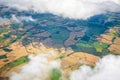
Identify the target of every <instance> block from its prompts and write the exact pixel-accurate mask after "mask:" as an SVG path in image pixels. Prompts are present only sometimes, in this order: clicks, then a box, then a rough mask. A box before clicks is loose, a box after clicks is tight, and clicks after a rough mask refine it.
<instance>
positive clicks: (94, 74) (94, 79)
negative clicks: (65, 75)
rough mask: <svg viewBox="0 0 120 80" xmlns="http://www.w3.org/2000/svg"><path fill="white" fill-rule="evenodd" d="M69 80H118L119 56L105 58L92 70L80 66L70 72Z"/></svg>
mask: <svg viewBox="0 0 120 80" xmlns="http://www.w3.org/2000/svg"><path fill="white" fill-rule="evenodd" d="M70 80H120V56H113V55H108V56H105V57H104V58H102V59H101V60H100V61H99V62H98V63H97V65H96V66H95V68H94V69H92V68H90V67H88V66H82V67H80V69H78V70H76V71H74V72H72V74H71V76H70Z"/></svg>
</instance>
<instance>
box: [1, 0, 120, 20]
mask: <svg viewBox="0 0 120 80" xmlns="http://www.w3.org/2000/svg"><path fill="white" fill-rule="evenodd" d="M0 3H1V4H4V5H8V6H9V7H14V8H17V9H19V10H31V9H32V10H34V11H36V12H40V13H52V14H55V15H60V16H63V17H69V18H74V19H86V18H89V17H91V16H93V15H97V14H102V13H106V12H120V8H119V7H120V0H1V2H0Z"/></svg>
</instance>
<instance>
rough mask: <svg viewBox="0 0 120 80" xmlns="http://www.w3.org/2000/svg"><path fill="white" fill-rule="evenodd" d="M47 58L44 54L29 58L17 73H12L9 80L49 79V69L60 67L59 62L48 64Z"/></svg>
mask: <svg viewBox="0 0 120 80" xmlns="http://www.w3.org/2000/svg"><path fill="white" fill-rule="evenodd" d="M48 56H49V55H46V54H40V55H37V56H30V57H29V58H30V62H29V63H28V64H26V65H25V66H23V67H22V68H21V71H20V72H19V73H12V75H11V77H10V80H46V79H47V78H49V77H50V73H49V72H50V71H51V69H53V68H58V69H59V67H60V61H59V60H58V61H57V60H55V61H51V62H49V61H48V60H47V57H48Z"/></svg>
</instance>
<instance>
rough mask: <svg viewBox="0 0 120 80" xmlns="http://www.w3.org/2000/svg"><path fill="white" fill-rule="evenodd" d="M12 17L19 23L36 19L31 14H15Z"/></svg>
mask: <svg viewBox="0 0 120 80" xmlns="http://www.w3.org/2000/svg"><path fill="white" fill-rule="evenodd" d="M11 18H12V20H14V21H16V22H17V23H20V22H21V21H33V22H34V21H35V19H33V18H32V17H31V16H16V15H14V14H13V15H12V17H11Z"/></svg>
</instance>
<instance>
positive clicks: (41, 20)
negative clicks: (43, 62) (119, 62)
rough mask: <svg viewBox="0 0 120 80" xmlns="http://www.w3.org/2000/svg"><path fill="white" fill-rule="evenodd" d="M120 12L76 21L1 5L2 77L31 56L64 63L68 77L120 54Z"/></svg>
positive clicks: (0, 64)
mask: <svg viewBox="0 0 120 80" xmlns="http://www.w3.org/2000/svg"><path fill="white" fill-rule="evenodd" d="M119 18H120V13H110V14H102V15H96V16H93V17H91V18H89V19H87V20H73V19H69V18H63V17H60V16H56V15H52V14H49V13H46V14H42V13H41V14H38V13H34V12H32V11H31V12H25V11H17V10H16V9H13V8H8V7H6V6H0V77H1V78H4V77H9V76H10V73H11V72H14V71H18V72H19V70H18V69H17V68H18V67H21V66H23V65H24V64H26V63H28V62H29V58H28V56H29V55H37V54H51V53H53V54H54V55H53V56H52V57H49V58H48V60H49V61H53V60H56V59H60V60H61V68H62V70H63V71H64V74H65V76H66V77H69V74H70V72H71V71H73V70H76V69H78V68H79V67H80V66H81V65H83V64H86V65H89V66H91V67H93V66H94V65H95V64H96V62H97V61H98V60H99V59H100V58H102V57H103V56H105V55H108V54H114V55H119V54H120V49H119V47H120V19H119Z"/></svg>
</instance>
